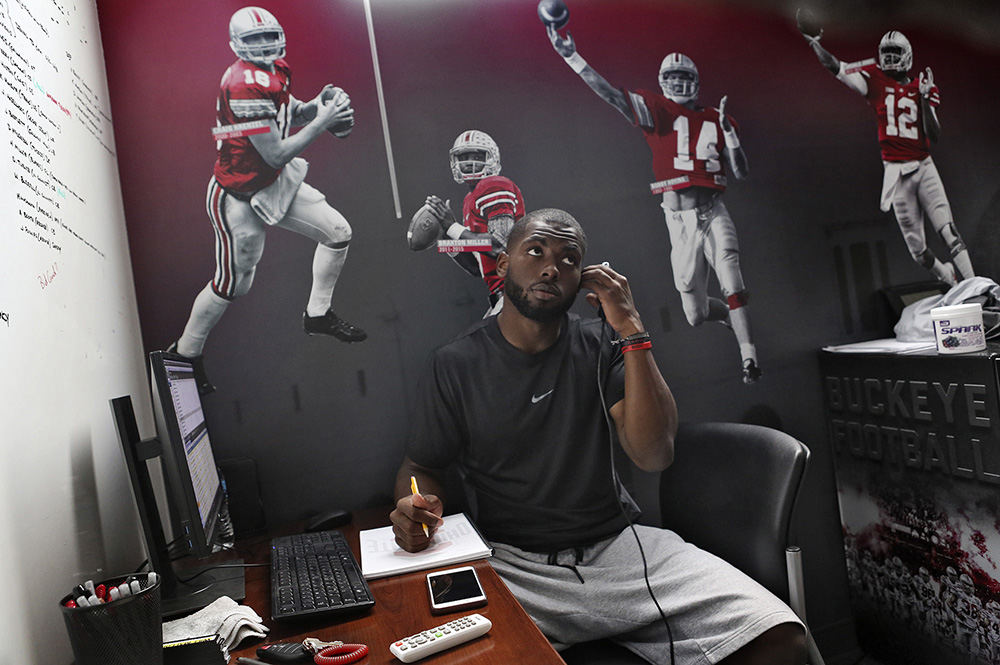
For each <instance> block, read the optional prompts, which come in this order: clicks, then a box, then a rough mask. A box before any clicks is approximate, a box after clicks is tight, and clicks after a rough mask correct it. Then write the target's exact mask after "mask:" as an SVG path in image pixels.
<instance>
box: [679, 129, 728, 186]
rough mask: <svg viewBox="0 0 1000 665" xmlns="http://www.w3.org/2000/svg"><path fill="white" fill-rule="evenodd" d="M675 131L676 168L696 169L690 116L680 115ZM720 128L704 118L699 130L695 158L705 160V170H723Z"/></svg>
mask: <svg viewBox="0 0 1000 665" xmlns="http://www.w3.org/2000/svg"><path fill="white" fill-rule="evenodd" d="M674 131H675V132H676V133H677V156H676V157H674V168H675V169H677V170H678V171H694V160H693V159H691V133H690V126H689V124H688V118H687V116H685V115H679V116H677V117H676V118H675V119H674ZM718 143H719V128H718V126H717V125H716V124H715V123H714V122H709V121H708V120H703V121H702V123H701V131H699V132H698V143H697V144H696V145H695V148H694V158H695V159H700V160H702V161H704V162H705V171H707V172H708V173H715V172H716V171H720V170H722V163H721V162H720V161H719V150H718V149H717V148H716V145H718Z"/></svg>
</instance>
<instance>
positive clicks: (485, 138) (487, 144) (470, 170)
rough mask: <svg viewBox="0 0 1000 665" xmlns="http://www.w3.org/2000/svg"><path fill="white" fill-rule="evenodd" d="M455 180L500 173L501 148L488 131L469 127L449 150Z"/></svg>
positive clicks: (472, 178) (466, 179) (460, 181)
mask: <svg viewBox="0 0 1000 665" xmlns="http://www.w3.org/2000/svg"><path fill="white" fill-rule="evenodd" d="M448 156H449V158H450V160H451V175H452V177H453V178H455V182H458V183H462V182H468V181H470V180H480V179H482V178H485V177H487V176H491V175H497V174H499V173H500V148H499V147H498V146H497V143H496V141H494V140H493V139H492V138H490V135H489V134H487V133H486V132H481V131H479V130H478V129H469V130H467V131H464V132H462V133H461V134H459V135H458V138H456V139H455V143H454V144H453V145H452V146H451V150H450V151H448Z"/></svg>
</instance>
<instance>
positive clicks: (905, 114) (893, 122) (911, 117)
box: [885, 92, 918, 139]
mask: <svg viewBox="0 0 1000 665" xmlns="http://www.w3.org/2000/svg"><path fill="white" fill-rule="evenodd" d="M897 107H898V108H899V111H898V113H897V111H896V109H897ZM916 124H917V103H916V102H915V101H913V100H912V99H910V98H909V97H905V96H902V97H900V98H899V102H897V101H896V93H894V92H890V93H888V94H886V96H885V133H886V136H900V137H902V138H904V139H915V138H918V135H917V127H916Z"/></svg>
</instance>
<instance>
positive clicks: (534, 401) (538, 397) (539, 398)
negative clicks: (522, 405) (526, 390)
mask: <svg viewBox="0 0 1000 665" xmlns="http://www.w3.org/2000/svg"><path fill="white" fill-rule="evenodd" d="M555 390H556V389H555V388H553V389H552V390H550V391H549V392H547V393H542V394H541V395H532V396H531V403H532V404H538V403H539V402H541V401H542V400H543V399H545V398H546V397H548V396H549V395H551V394H552V393H554V392H555Z"/></svg>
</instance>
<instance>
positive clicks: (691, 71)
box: [660, 53, 698, 104]
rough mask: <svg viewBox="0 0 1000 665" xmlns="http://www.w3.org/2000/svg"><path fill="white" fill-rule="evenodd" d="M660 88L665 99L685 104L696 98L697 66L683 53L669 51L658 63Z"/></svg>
mask: <svg viewBox="0 0 1000 665" xmlns="http://www.w3.org/2000/svg"><path fill="white" fill-rule="evenodd" d="M660 89H661V90H663V96H664V97H666V98H667V99H669V100H671V101H674V102H677V103H678V104H686V103H687V102H690V101H693V100H695V99H698V68H697V67H696V66H695V64H694V60H692V59H691V58H689V57H687V56H686V55H684V54H683V53H670V54H668V55H667V57H665V58H664V59H663V62H661V63H660Z"/></svg>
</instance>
